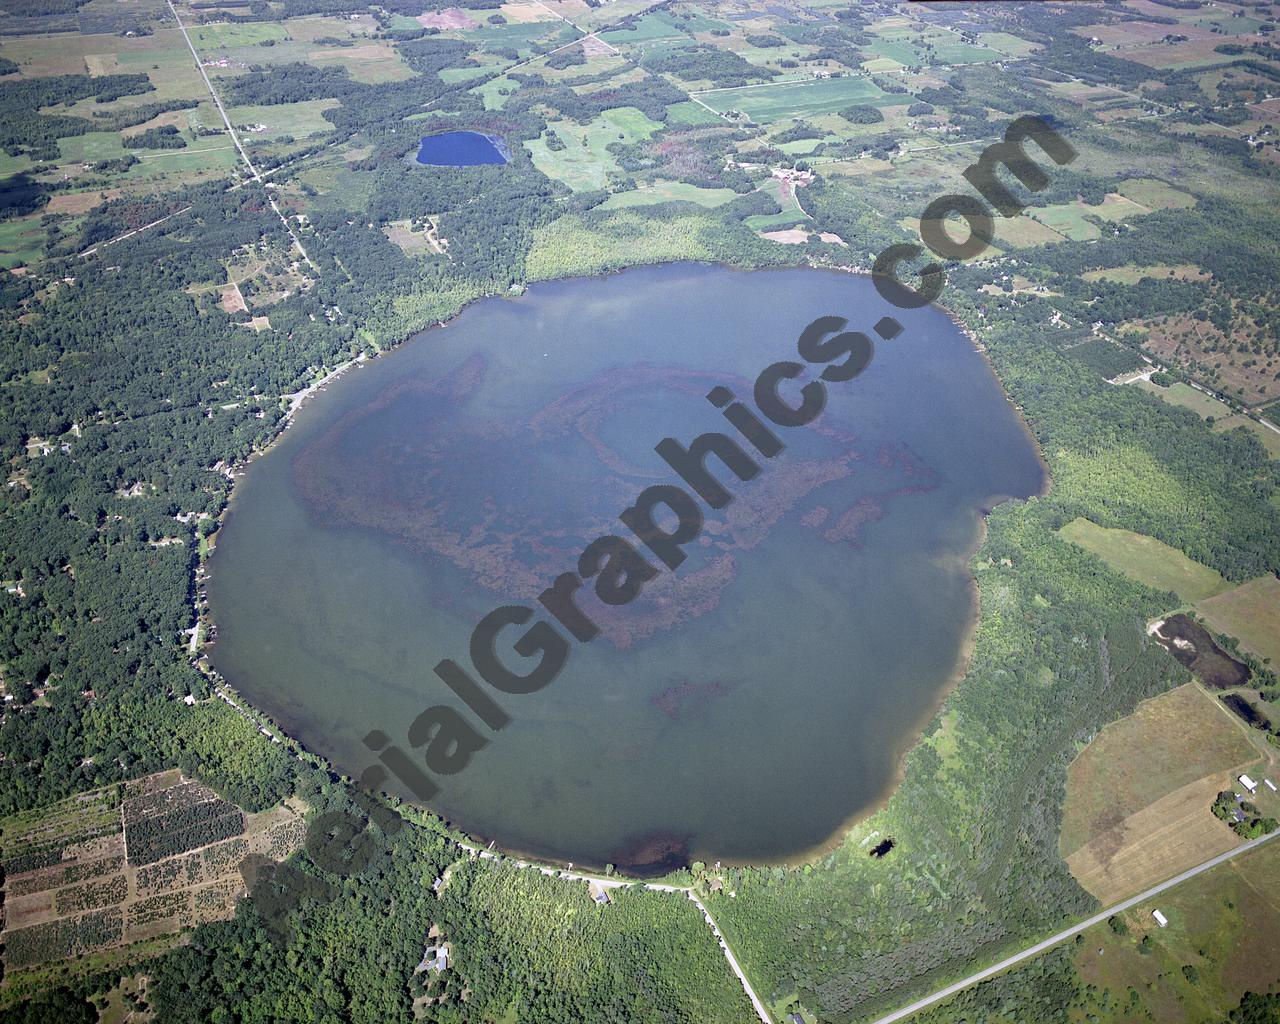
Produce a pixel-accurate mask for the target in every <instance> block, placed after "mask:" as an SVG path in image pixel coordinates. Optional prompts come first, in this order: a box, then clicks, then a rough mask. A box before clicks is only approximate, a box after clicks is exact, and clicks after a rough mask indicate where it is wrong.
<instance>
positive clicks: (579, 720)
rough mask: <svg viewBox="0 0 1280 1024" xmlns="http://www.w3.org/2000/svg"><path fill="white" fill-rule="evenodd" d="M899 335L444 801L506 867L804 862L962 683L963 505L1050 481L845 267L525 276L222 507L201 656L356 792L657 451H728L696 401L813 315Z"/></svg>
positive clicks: (354, 375) (976, 371)
mask: <svg viewBox="0 0 1280 1024" xmlns="http://www.w3.org/2000/svg"><path fill="white" fill-rule="evenodd" d="M886 314H889V315H893V316H895V317H896V318H897V319H898V320H900V321H901V323H902V324H903V325H904V327H905V330H904V332H903V333H902V334H901V335H900V336H899V337H898V338H897V339H896V340H893V341H889V342H885V341H881V340H880V339H879V338H876V339H875V340H876V355H875V359H874V361H873V362H872V364H871V366H870V367H869V368H868V369H867V370H866V371H865V372H864V373H863V374H862V376H861V377H859V378H858V379H857V380H855V381H852V382H848V383H844V384H830V385H828V386H827V392H828V396H829V397H828V404H827V407H826V409H825V411H824V412H823V413H822V415H821V416H820V417H818V419H817V420H816V421H814V423H813V424H811V425H810V426H806V427H793V428H787V429H783V428H776V430H777V431H778V433H779V434H780V435H781V437H782V440H783V441H784V442H785V443H786V445H787V447H786V450H785V451H783V452H782V453H781V454H779V455H777V456H776V457H775V458H773V459H764V458H763V457H758V458H757V461H759V462H760V463H761V464H762V469H761V472H760V474H759V475H758V476H757V477H756V478H755V479H754V480H751V481H749V482H747V483H742V482H739V481H737V479H736V478H733V477H730V476H728V474H727V472H726V473H722V474H721V476H722V478H725V479H727V482H728V483H729V484H730V490H731V491H732V492H733V493H734V494H735V495H737V500H736V501H734V502H733V503H732V504H731V505H729V506H728V508H726V509H725V510H724V511H721V512H715V511H709V510H708V511H707V513H706V524H705V526H704V529H703V531H702V536H701V538H700V541H699V542H695V543H694V544H693V545H690V547H689V548H688V552H689V557H688V560H687V561H686V562H685V563H684V564H683V565H681V566H680V567H679V569H678V570H676V571H675V572H667V571H664V572H663V573H662V576H661V578H660V579H658V580H655V581H654V582H653V583H652V584H650V585H649V586H647V587H646V588H645V590H644V592H643V593H642V594H641V596H640V597H639V598H638V599H637V600H636V601H634V602H633V603H632V604H630V605H626V606H623V607H615V608H610V609H608V614H607V615H603V614H602V615H601V616H600V622H601V625H602V627H603V632H602V634H601V635H600V636H598V637H597V638H596V639H595V640H593V641H591V642H590V643H587V644H580V643H572V644H571V646H572V652H571V656H570V658H569V661H568V664H567V665H566V667H565V669H564V671H563V672H562V673H561V674H560V676H559V677H558V678H557V679H555V681H554V682H552V683H551V684H550V685H548V686H547V687H545V688H544V689H542V690H540V691H538V692H536V693H533V694H528V695H523V696H508V695H505V694H499V693H496V691H491V692H493V693H494V695H495V696H497V697H499V698H500V700H501V703H502V706H503V707H504V708H505V709H506V711H507V713H508V714H509V715H510V716H511V718H512V723H511V724H510V725H509V726H508V727H507V728H506V729H504V730H503V731H501V732H499V733H497V734H492V733H490V732H488V730H486V729H484V728H483V727H481V731H482V733H483V734H484V735H487V736H492V742H491V743H490V744H489V746H488V747H487V748H485V749H483V750H481V751H480V752H479V753H477V754H476V755H475V758H474V761H473V762H472V763H471V765H470V766H469V767H468V768H467V769H466V770H465V771H462V772H459V773H457V774H454V775H450V776H434V777H435V778H436V781H437V782H439V784H440V785H441V792H440V794H439V795H438V797H436V798H435V799H434V800H432V801H431V804H432V806H433V808H434V809H435V810H437V811H438V812H440V813H441V814H442V815H444V816H445V817H447V818H448V819H449V820H451V821H453V822H455V823H456V824H458V825H460V826H461V827H464V828H466V829H467V830H469V831H471V832H472V833H473V834H475V835H477V836H480V837H482V838H484V839H486V840H488V839H490V838H493V839H497V840H498V842H499V844H500V845H502V846H504V847H506V848H507V849H511V850H516V851H520V852H525V853H532V854H536V855H540V856H544V857H549V858H556V859H561V860H571V861H575V862H578V863H590V864H595V865H603V864H605V863H614V864H617V865H619V866H627V867H630V868H631V869H633V870H641V871H643V870H658V869H660V868H661V867H664V866H670V865H671V864H673V863H675V862H677V861H681V860H686V859H687V860H705V861H714V860H725V861H767V860H773V859H783V858H790V857H795V856H797V855H799V854H802V853H804V852H805V851H808V850H811V849H813V848H815V847H817V846H819V845H821V844H823V843H824V842H825V841H827V840H828V839H829V838H830V837H831V836H832V835H833V833H836V832H837V831H838V830H839V829H840V828H841V826H842V825H843V824H844V823H845V822H847V821H848V820H849V819H850V818H851V817H852V816H854V815H856V814H858V813H859V812H865V811H866V810H868V809H870V808H871V807H872V806H874V805H875V804H876V803H877V802H878V801H879V800H881V799H882V798H883V797H884V795H885V794H886V792H887V791H888V790H889V789H890V788H891V787H892V785H893V783H894V780H895V778H896V775H897V772H898V769H899V766H900V762H901V758H902V756H903V754H904V753H905V751H906V750H907V749H908V748H909V747H910V746H911V744H912V743H913V742H914V740H915V738H916V737H917V736H918V734H919V730H920V728H921V727H922V726H923V725H924V724H925V722H927V720H928V719H929V717H930V716H931V715H932V713H933V711H934V709H935V708H936V706H937V704H938V702H939V700H940V699H941V698H942V697H943V696H944V695H945V692H946V690H947V688H948V687H949V686H950V685H951V683H952V682H953V681H954V677H955V673H956V670H957V666H958V664H959V662H960V660H961V658H962V654H963V651H964V647H965V644H966V641H967V640H968V638H969V636H970V634H971V630H972V626H973V618H974V614H975V610H976V609H975V604H976V594H975V591H974V588H973V584H972V580H971V578H970V576H969V573H968V569H967V556H968V555H969V554H970V553H971V551H972V550H973V547H974V545H975V544H976V542H977V539H978V537H979V535H980V530H981V515H982V512H983V511H984V510H986V509H988V508H990V507H991V506H992V504H994V503H995V502H997V501H999V500H1001V499H1003V498H1005V497H1009V496H1016V497H1025V496H1027V495H1030V494H1033V493H1035V492H1037V491H1038V490H1039V489H1040V487H1041V485H1042V483H1043V476H1042V467H1041V463H1040V461H1039V459H1038V456H1037V453H1036V451H1035V449H1034V446H1033V444H1032V443H1031V441H1030V439H1029V438H1028V436H1027V435H1026V433H1025V431H1024V429H1023V427H1022V425H1021V424H1020V422H1019V420H1018V418H1017V416H1016V414H1015V412H1014V410H1013V409H1012V407H1011V406H1010V405H1009V403H1008V400H1007V399H1006V396H1005V395H1004V393H1003V391H1002V390H1001V388H1000V386H999V384H998V383H997V381H996V380H995V378H994V376H993V375H992V373H991V371H990V369H989V367H988V366H987V364H986V362H985V361H984V360H983V359H982V357H981V356H980V355H979V354H978V353H977V352H976V351H975V350H974V347H973V345H972V344H971V343H970V342H969V341H968V340H967V339H966V338H965V337H964V336H963V335H962V334H961V333H960V332H959V331H958V330H957V329H956V327H955V326H954V325H953V324H952V323H951V321H950V320H949V319H948V318H947V317H946V316H945V315H944V314H943V313H941V312H940V311H938V310H936V309H933V308H925V309H921V310H897V309H894V308H892V307H890V306H889V305H888V304H887V303H885V302H884V301H883V300H882V299H881V298H880V297H879V296H878V295H877V293H876V292H875V290H874V288H873V287H872V286H871V283H870V280H869V279H867V278H864V277H858V276H854V275H851V274H844V273H835V272H824V271H814V270H781V271H758V272H753V273H744V272H738V271H732V270H728V269H725V268H721V267H710V266H704V265H691V264H677V265H669V266H663V267H658V268H646V269H638V270H631V271H628V272H626V273H623V274H619V275H616V276H613V277H608V278H594V279H581V280H571V281H562V282H556V283H551V284H540V285H535V286H534V287H533V288H531V289H530V290H529V292H528V293H527V294H525V295H523V296H521V297H519V298H516V299H490V300H485V301H483V302H479V303H476V304H475V305H473V306H471V307H470V308H468V309H467V310H466V311H465V312H464V313H463V314H462V315H461V316H459V317H458V318H457V319H456V320H455V321H454V322H452V323H451V324H449V325H447V326H445V327H442V328H438V329H435V330H431V331H428V332H426V333H424V334H422V335H420V336H419V337H417V338H415V339H413V340H412V341H411V342H410V343H408V344H406V345H405V346H403V347H402V348H400V349H399V350H397V351H395V352H393V353H392V354H390V355H389V356H387V357H385V358H382V359H377V360H374V361H372V362H371V363H370V364H369V365H367V366H365V367H363V368H361V369H359V370H351V371H349V372H348V373H347V374H346V375H345V376H344V377H343V378H341V379H340V380H339V381H338V382H336V383H334V384H332V385H331V386H330V387H329V388H328V390H327V391H326V392H325V393H322V394H320V395H318V396H316V397H315V398H314V399H313V400H312V401H310V402H309V403H308V404H307V405H305V406H304V407H303V408H302V410H301V411H300V413H299V415H298V417H297V419H296V422H295V424H294V426H293V427H292V428H291V429H289V430H288V431H287V432H286V433H285V435H284V437H283V438H282V439H281V441H280V443H279V444H278V445H277V446H276V447H275V448H273V449H272V450H271V451H270V452H269V453H268V454H267V455H266V456H264V457H263V458H261V459H259V460H257V461H256V462H254V463H253V464H252V465H251V466H250V468H249V469H248V471H247V473H246V474H245V477H244V479H243V480H242V481H241V482H240V483H239V484H238V485H237V488H236V493H235V499H234V501H233V504H232V510H231V514H230V516H229V518H228V521H227V524H226V526H225V528H224V529H223V531H222V533H221V534H220V536H219V539H218V545H217V553H216V555H215V556H214V558H213V561H212V580H211V586H210V597H211V601H212V608H213V613H214V616H215V619H216V620H217V622H218V626H219V638H218V642H217V645H216V647H215V648H214V651H213V662H214V664H215V665H216V667H217V668H218V669H219V670H220V671H221V672H223V673H224V674H225V675H226V676H227V678H228V679H229V680H230V681H231V682H232V683H233V684H234V685H235V686H236V687H237V688H238V689H239V690H240V691H241V692H243V693H244V694H245V695H246V696H247V697H248V698H249V699H250V700H251V701H253V702H254V703H255V704H257V705H259V706H261V707H262V708H263V709H264V710H266V711H267V712H269V713H270V714H271V715H273V716H274V717H275V718H276V719H277V720H278V721H279V722H280V723H281V724H282V725H283V726H284V727H285V728H286V729H288V730H289V731H290V732H291V733H293V734H294V735H296V736H298V737H299V738H300V739H301V740H302V742H303V743H305V744H306V745H307V746H308V747H310V748H312V749H314V750H316V751H317V752H319V753H321V754H323V755H325V756H327V757H329V758H331V759H332V760H333V761H334V762H335V763H336V764H337V765H338V766H340V767H341V768H342V769H344V770H345V771H347V772H350V773H352V774H359V773H360V772H361V771H362V770H363V769H364V768H365V767H366V766H368V765H369V764H371V763H375V755H373V754H372V753H371V752H370V751H369V750H368V749H367V748H366V747H365V746H364V745H363V743H362V742H361V739H362V737H363V736H365V735H366V734H367V733H369V732H370V731H371V730H375V729H376V730H381V731H383V732H384V733H386V734H387V735H388V736H390V737H391V739H392V740H393V741H394V742H395V743H396V744H397V745H399V746H400V747H401V748H402V749H404V750H411V748H410V746H409V743H408V741H407V738H406V731H407V729H408V725H409V723H410V722H411V721H412V720H413V719H414V717H415V716H416V715H418V714H419V713H420V712H422V711H423V709H425V708H426V707H428V706H429V705H431V704H438V703H443V704H449V705H452V706H455V707H461V704H460V702H459V700H458V698H457V697H456V696H454V694H453V693H452V692H451V691H450V690H449V689H448V688H447V687H446V686H445V685H444V684H443V683H442V682H441V681H440V680H439V679H438V678H437V677H436V676H435V675H434V674H433V672H432V668H433V667H434V666H435V665H436V663H437V662H438V661H440V660H441V659H442V658H454V659H456V660H457V661H458V662H459V663H461V664H463V665H465V666H468V667H469V666H470V659H469V657H468V641H469V637H470V634H471V631H472V629H473V627H474V626H475V624H476V623H477V622H478V621H479V620H480V619H481V617H482V616H484V615H485V614H486V613H487V612H489V611H490V610H491V609H493V608H494V607H496V606H498V605H505V604H514V603H527V604H531V605H533V606H535V607H536V603H535V599H536V596H537V595H538V594H539V593H540V592H541V591H542V589H543V588H544V587H546V586H548V585H550V583H551V581H552V580H553V579H554V578H555V577H556V576H557V575H558V574H560V573H561V572H565V571H569V570H573V569H574V568H575V567H576V565H577V560H578V555H579V553H580V552H581V550H582V548H583V546H584V545H585V544H586V543H588V542H589V541H591V540H592V539H594V538H595V537H597V536H599V535H600V534H602V533H620V534H626V533H627V531H626V529H625V527H623V526H622V524H621V523H619V522H618V519H617V517H618V514H619V513H620V512H621V511H622V510H623V509H624V508H626V507H627V506H628V505H630V504H631V503H632V501H633V500H634V498H635V496H636V495H637V493H638V492H639V491H641V490H642V489H643V488H644V487H646V486H648V485H650V484H653V483H668V482H678V478H676V477H675V475H674V473H673V472H672V471H671V470H670V469H668V468H667V466H666V464H665V463H663V462H662V461H661V460H660V459H659V458H658V456H657V455H656V454H655V453H654V451H653V446H654V445H655V444H656V443H657V442H658V441H659V440H661V439H662V438H663V437H664V436H670V437H673V438H676V439H678V440H680V441H681V442H683V443H688V442H690V441H692V440H693V438H694V437H696V436H697V435H698V434H700V433H702V432H703V431H716V430H725V431H726V432H728V433H730V434H731V435H732V434H733V431H732V428H730V427H729V426H728V424H727V423H726V422H725V420H724V419H723V418H722V416H721V414H720V413H719V412H718V411H717V410H716V409H715V408H713V407H712V405H711V404H709V402H708V401H707V400H706V399H705V397H704V396H705V395H706V393H707V392H708V391H709V390H710V389H711V388H713V387H715V386H716V385H721V384H723V385H727V386H728V387H729V388H730V389H732V390H733V391H734V392H735V394H737V395H738V396H740V397H744V398H747V399H748V400H750V396H751V394H752V382H753V381H754V380H755V378H756V376H757V374H758V373H759V372H760V371H761V370H762V369H763V368H764V367H765V366H767V365H769V364H771V363H773V362H776V361H778V360H787V359H797V358H798V357H797V355H796V339H797V337H798V335H799V333H800V332H801V330H803V328H804V327H805V326H806V325H807V324H809V323H810V322H811V321H812V320H814V319H815V318H817V317H819V316H823V315H838V316H842V317H847V318H848V320H849V321H850V324H849V328H850V329H855V330H861V331H864V332H865V333H867V334H869V335H871V334H872V325H874V324H875V323H876V322H877V321H878V320H879V319H880V318H881V317H882V316H885V315H886ZM873 337H874V335H873ZM744 444H745V442H744ZM710 461H711V464H712V465H713V466H714V467H716V468H717V470H718V469H719V464H718V463H717V462H716V461H715V460H714V459H712V460H710ZM590 601H591V602H595V604H594V605H593V606H592V607H593V608H595V609H600V608H603V607H604V606H602V605H600V604H599V603H598V602H596V599H595V598H594V595H592V596H591V598H590ZM587 603H588V602H586V601H585V600H584V605H585V604H587ZM543 617H544V618H546V617H548V616H546V615H545V614H544V615H543ZM508 632H509V633H510V634H511V636H510V638H509V640H514V638H515V637H516V636H518V635H519V633H520V632H522V629H519V628H517V629H512V630H509V631H508ZM505 656H506V658H507V659H508V660H510V661H511V662H512V665H513V668H516V667H520V668H523V667H524V665H522V664H521V661H520V658H519V657H518V656H517V655H514V654H512V653H510V650H509V646H508V648H507V654H506V655H505ZM415 756H416V755H415ZM406 795H407V794H406Z"/></svg>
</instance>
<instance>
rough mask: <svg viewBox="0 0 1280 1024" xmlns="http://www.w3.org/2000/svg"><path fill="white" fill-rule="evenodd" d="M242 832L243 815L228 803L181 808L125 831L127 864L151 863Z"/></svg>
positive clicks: (219, 802) (149, 819)
mask: <svg viewBox="0 0 1280 1024" xmlns="http://www.w3.org/2000/svg"><path fill="white" fill-rule="evenodd" d="M206 808H207V810H206ZM211 812H213V813H211ZM243 832H244V813H243V812H242V811H241V810H240V808H238V807H236V806H234V805H232V804H228V803H224V802H223V801H218V802H217V803H216V804H213V803H209V804H198V805H196V806H195V807H188V808H183V809H182V810H180V811H176V812H174V813H172V814H167V815H164V816H162V817H159V818H148V819H146V820H145V821H142V822H140V823H139V824H138V826H137V827H136V828H134V827H131V828H129V829H128V831H127V832H126V839H127V841H128V854H129V863H131V864H153V863H155V862H156V861H158V860H161V859H163V858H165V857H172V856H174V855H175V854H179V853H185V852H186V851H188V850H194V849H196V848H197V847H200V846H207V845H209V844H210V843H216V842H218V841H219V840H222V839H230V838H231V837H232V836H238V835H240V834H241V833H243Z"/></svg>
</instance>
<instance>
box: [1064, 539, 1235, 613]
mask: <svg viewBox="0 0 1280 1024" xmlns="http://www.w3.org/2000/svg"><path fill="white" fill-rule="evenodd" d="M1058 532H1059V533H1060V534H1061V535H1062V536H1063V537H1064V538H1066V539H1067V540H1069V541H1071V542H1072V543H1073V544H1078V545H1079V546H1080V547H1082V548H1084V549H1085V550H1086V551H1092V552H1093V553H1094V554H1095V555H1097V556H1098V557H1099V558H1101V559H1102V560H1103V561H1104V562H1106V563H1107V564H1108V565H1109V566H1111V567H1112V568H1113V569H1116V570H1118V571H1119V572H1122V573H1124V574H1125V575H1126V576H1128V577H1129V578H1130V579H1135V580H1137V581H1138V582H1139V583H1145V584H1146V585H1147V586H1149V587H1153V588H1155V589H1156V590H1170V591H1173V593H1175V594H1177V595H1178V597H1180V598H1181V599H1182V600H1183V601H1185V602H1186V603H1188V604H1190V603H1192V602H1195V601H1201V600H1203V599H1204V598H1206V597H1212V596H1213V595H1214V594H1221V593H1223V592H1224V591H1226V590H1229V589H1230V587H1231V584H1230V583H1228V582H1227V581H1226V580H1224V579H1223V578H1222V577H1221V576H1220V575H1219V574H1218V573H1216V572H1215V571H1214V570H1212V569H1210V568H1209V567H1208V566H1206V565H1201V564H1200V563H1198V562H1193V561H1192V560H1191V559H1190V558H1188V557H1187V556H1186V555H1184V554H1183V553H1182V552H1181V551H1178V550H1177V549H1175V548H1171V547H1169V545H1167V544H1163V543H1161V542H1160V541H1158V540H1155V539H1154V538H1152V537H1144V536H1143V535H1142V534H1140V533H1131V532H1130V531H1128V530H1111V529H1107V528H1106V527H1103V526H1098V525H1097V524H1096V523H1092V522H1090V521H1089V520H1088V519H1073V520H1072V521H1071V522H1069V523H1067V525H1066V526H1064V527H1062V529H1061V530H1059V531H1058Z"/></svg>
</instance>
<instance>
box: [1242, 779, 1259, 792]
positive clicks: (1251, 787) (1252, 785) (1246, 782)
mask: <svg viewBox="0 0 1280 1024" xmlns="http://www.w3.org/2000/svg"><path fill="white" fill-rule="evenodd" d="M1240 785H1242V786H1244V788H1245V789H1247V790H1248V791H1249V792H1250V793H1256V792H1257V791H1258V784H1257V783H1256V782H1254V781H1253V779H1251V778H1249V776H1247V775H1241V776H1240Z"/></svg>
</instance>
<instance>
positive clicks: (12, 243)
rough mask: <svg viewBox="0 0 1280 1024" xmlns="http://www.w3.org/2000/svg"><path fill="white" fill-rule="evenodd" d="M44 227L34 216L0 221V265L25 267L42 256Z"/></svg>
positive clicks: (6, 267)
mask: <svg viewBox="0 0 1280 1024" xmlns="http://www.w3.org/2000/svg"><path fill="white" fill-rule="evenodd" d="M44 239H45V233H44V228H42V227H41V226H40V220H39V218H38V217H36V218H23V219H18V218H14V219H13V220H5V221H0V267H4V268H5V269H6V270H7V269H8V268H9V267H25V266H30V265H31V264H33V263H38V262H39V261H40V260H41V259H42V258H43V256H44Z"/></svg>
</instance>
